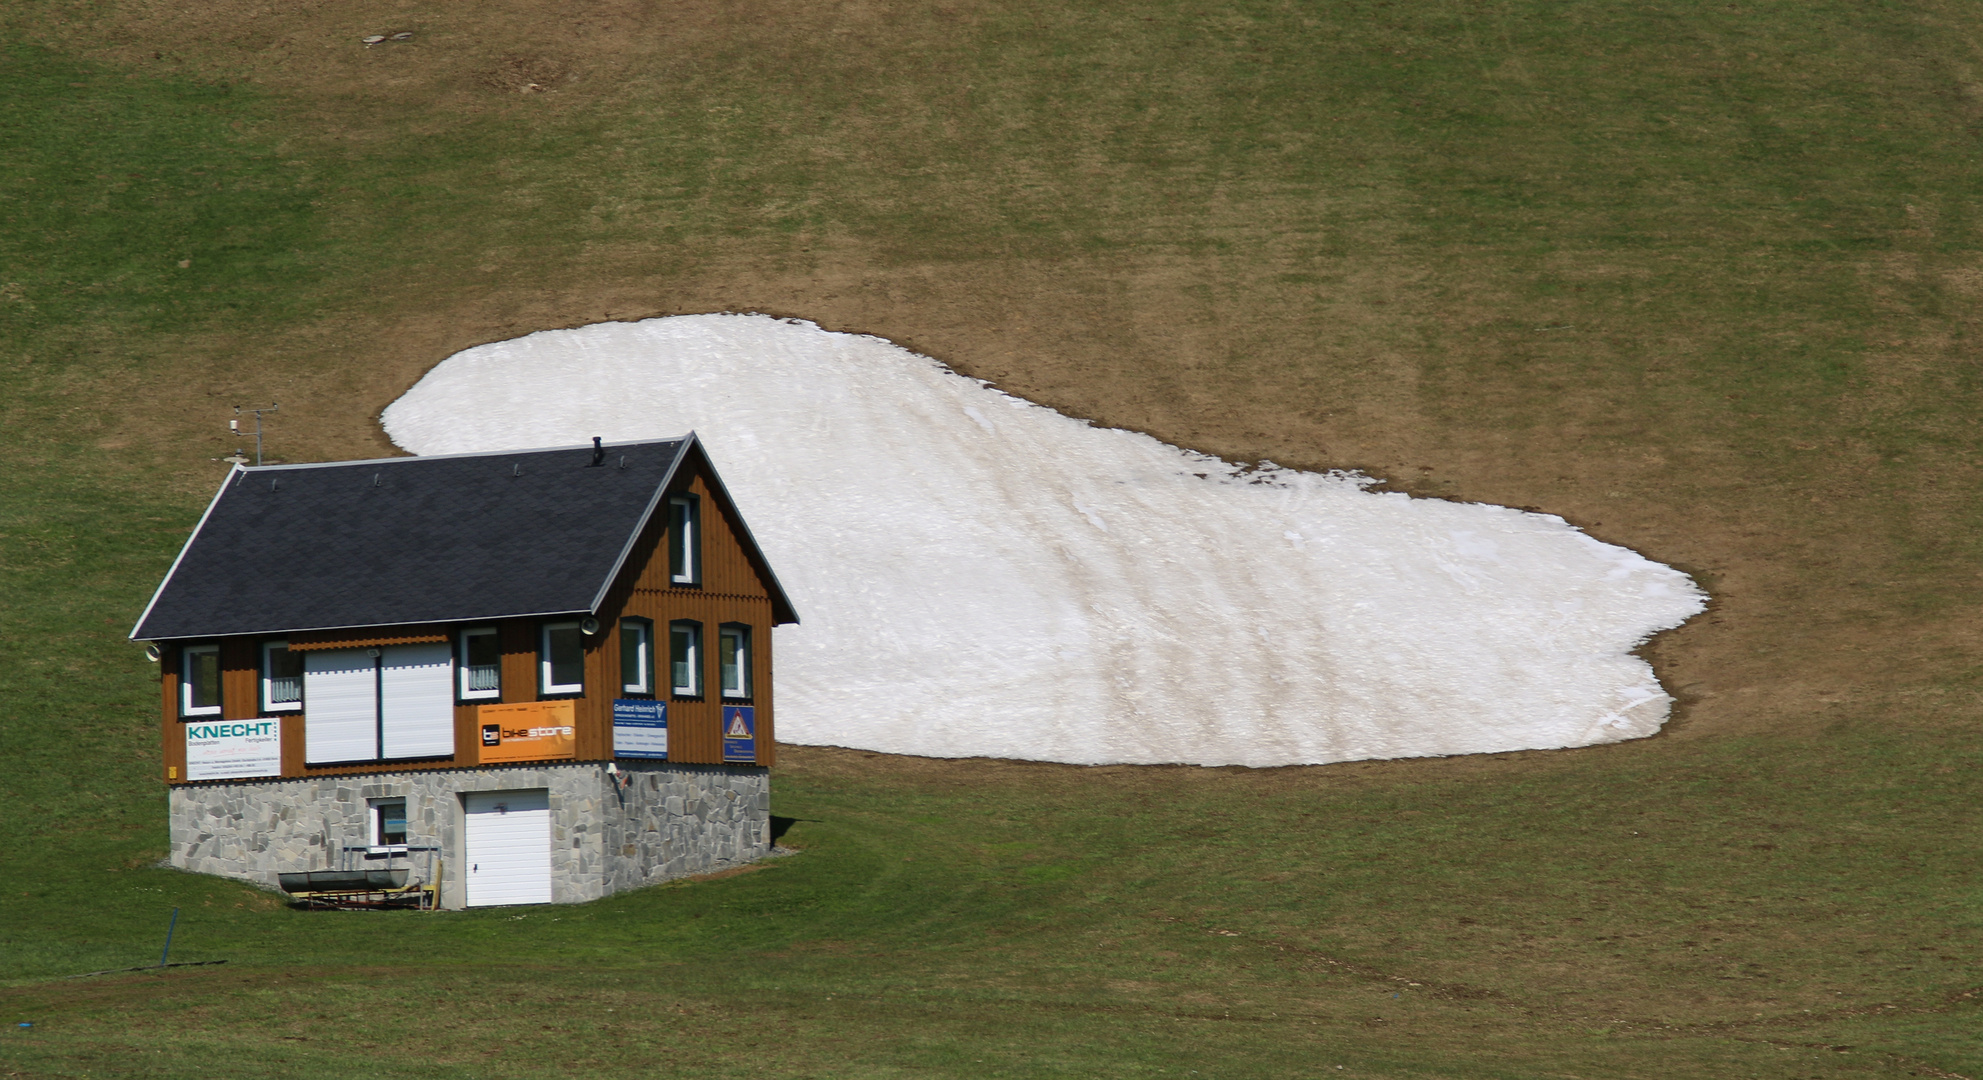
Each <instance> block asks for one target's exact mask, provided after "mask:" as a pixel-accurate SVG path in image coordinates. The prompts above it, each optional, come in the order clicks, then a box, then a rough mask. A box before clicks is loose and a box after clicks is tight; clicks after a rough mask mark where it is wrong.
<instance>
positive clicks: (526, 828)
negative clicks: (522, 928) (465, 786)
mask: <svg viewBox="0 0 1983 1080" xmlns="http://www.w3.org/2000/svg"><path fill="white" fill-rule="evenodd" d="M467 835H468V850H467V858H465V859H464V860H463V863H464V864H465V865H466V866H467V868H468V874H467V882H468V906H469V907H490V906H493V905H496V904H548V903H550V902H551V793H550V791H548V790H547V789H544V788H536V789H534V790H530V791H472V792H469V793H468V829H467Z"/></svg>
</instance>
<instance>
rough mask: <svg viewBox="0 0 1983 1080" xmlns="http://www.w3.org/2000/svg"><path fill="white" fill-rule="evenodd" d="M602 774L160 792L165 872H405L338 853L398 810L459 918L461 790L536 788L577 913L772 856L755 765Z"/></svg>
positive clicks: (595, 765) (554, 865) (541, 770)
mask: <svg viewBox="0 0 1983 1080" xmlns="http://www.w3.org/2000/svg"><path fill="white" fill-rule="evenodd" d="M617 764H618V769H619V775H618V776H617V777H615V776H614V775H612V774H610V773H608V772H607V766H606V763H605V762H584V763H579V764H571V765H548V764H547V765H526V766H510V767H489V768H479V769H445V770H432V771H422V772H404V773H370V774H366V775H359V776H323V777H312V778H309V779H304V780H262V781H248V782H241V783H224V782H223V783H205V784H180V785H176V786H174V787H173V788H171V839H172V854H171V856H170V858H169V861H170V863H171V864H172V865H173V866H176V867H179V868H181V869H185V870H191V871H194V872H196V873H202V874H218V875H220V876H222V877H233V878H241V879H244V880H247V881H252V882H255V883H256V884H258V885H262V886H265V887H268V888H275V887H276V885H277V879H276V875H277V874H280V873H284V872H290V871H299V870H331V869H343V868H351V869H358V868H374V867H385V866H387V865H391V866H393V867H404V866H408V865H410V866H411V867H412V869H413V874H412V879H413V880H416V881H418V880H422V879H423V874H424V870H425V867H426V865H427V863H426V861H425V856H424V855H422V854H415V855H413V856H411V857H408V856H400V857H399V858H398V859H397V860H395V861H391V862H390V863H388V862H387V861H386V860H384V859H382V858H379V857H376V856H375V857H370V858H368V857H366V856H365V855H364V854H363V853H362V852H356V851H353V852H349V853H347V852H346V851H345V850H344V849H345V848H346V847H347V846H351V847H361V846H364V845H366V844H368V843H369V841H370V840H371V828H372V825H371V807H372V805H373V803H374V802H375V801H376V800H379V799H393V798H404V799H405V800H406V828H407V837H406V840H407V843H408V844H409V845H413V846H416V847H417V846H421V845H433V846H437V847H439V848H440V858H439V864H438V865H439V870H438V872H437V874H436V876H437V877H438V878H439V879H440V882H441V906H443V907H461V906H463V904H464V903H465V902H466V899H467V898H466V897H465V896H464V895H463V893H462V885H461V875H460V870H459V865H458V864H459V862H460V860H461V858H462V856H463V850H462V847H463V843H464V840H463V829H464V827H465V823H464V820H463V819H464V818H465V816H466V811H465V808H464V800H463V796H464V794H465V793H467V792H471V791H523V790H530V789H536V788H543V789H548V791H549V793H550V806H551V896H552V900H553V901H554V902H556V903H561V904H563V903H581V902H584V901H587V900H596V899H598V898H600V897H602V896H608V895H611V894H612V893H616V892H620V891H622V890H625V889H634V888H639V887H640V886H643V885H651V884H654V883H656V882H660V881H666V880H668V879H670V878H678V877H684V876H687V875H690V874H703V873H708V872H710V871H712V870H720V869H723V868H725V867H729V866H738V865H742V864H744V863H748V862H752V861H755V860H757V859H760V858H763V857H764V856H766V855H768V854H770V852H771V777H770V771H769V770H767V769H763V768H758V767H755V766H751V767H739V766H725V765H678V764H673V763H670V762H664V761H651V762H649V761H632V762H628V761H623V762H619V763H617Z"/></svg>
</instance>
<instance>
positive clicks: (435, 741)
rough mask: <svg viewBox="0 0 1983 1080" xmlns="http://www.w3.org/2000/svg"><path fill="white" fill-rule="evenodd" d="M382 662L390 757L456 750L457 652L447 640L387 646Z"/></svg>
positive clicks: (381, 682)
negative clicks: (455, 659)
mask: <svg viewBox="0 0 1983 1080" xmlns="http://www.w3.org/2000/svg"><path fill="white" fill-rule="evenodd" d="M384 652H385V655H384V656H383V657H382V658H381V660H380V665H381V666H380V668H379V713H380V718H381V719H382V720H383V721H384V730H385V743H386V745H385V747H384V748H383V749H384V753H383V754H382V755H381V756H383V757H386V758H416V757H447V756H448V755H450V754H453V753H454V665H453V660H454V655H453V654H454V650H453V649H452V648H450V647H449V645H448V643H447V642H445V641H436V642H430V643H427V644H423V645H388V646H386V647H385V651H384Z"/></svg>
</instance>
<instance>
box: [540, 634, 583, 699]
mask: <svg viewBox="0 0 1983 1080" xmlns="http://www.w3.org/2000/svg"><path fill="white" fill-rule="evenodd" d="M553 630H570V631H571V632H572V633H574V634H577V635H579V638H578V657H579V662H578V681H577V682H575V683H554V682H552V681H551V631H553ZM537 692H538V693H539V694H542V695H548V694H583V693H585V633H584V630H583V629H582V628H581V627H580V626H579V624H578V620H576V619H573V620H570V621H567V622H547V623H543V624H541V625H539V627H538V629H537Z"/></svg>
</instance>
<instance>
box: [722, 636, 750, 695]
mask: <svg viewBox="0 0 1983 1080" xmlns="http://www.w3.org/2000/svg"><path fill="white" fill-rule="evenodd" d="M716 678H717V682H718V683H719V684H720V686H721V688H722V691H723V696H724V697H726V698H747V697H749V696H751V628H750V627H748V626H740V625H737V624H735V623H726V624H724V626H723V628H722V629H721V630H719V631H717V633H716Z"/></svg>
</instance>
